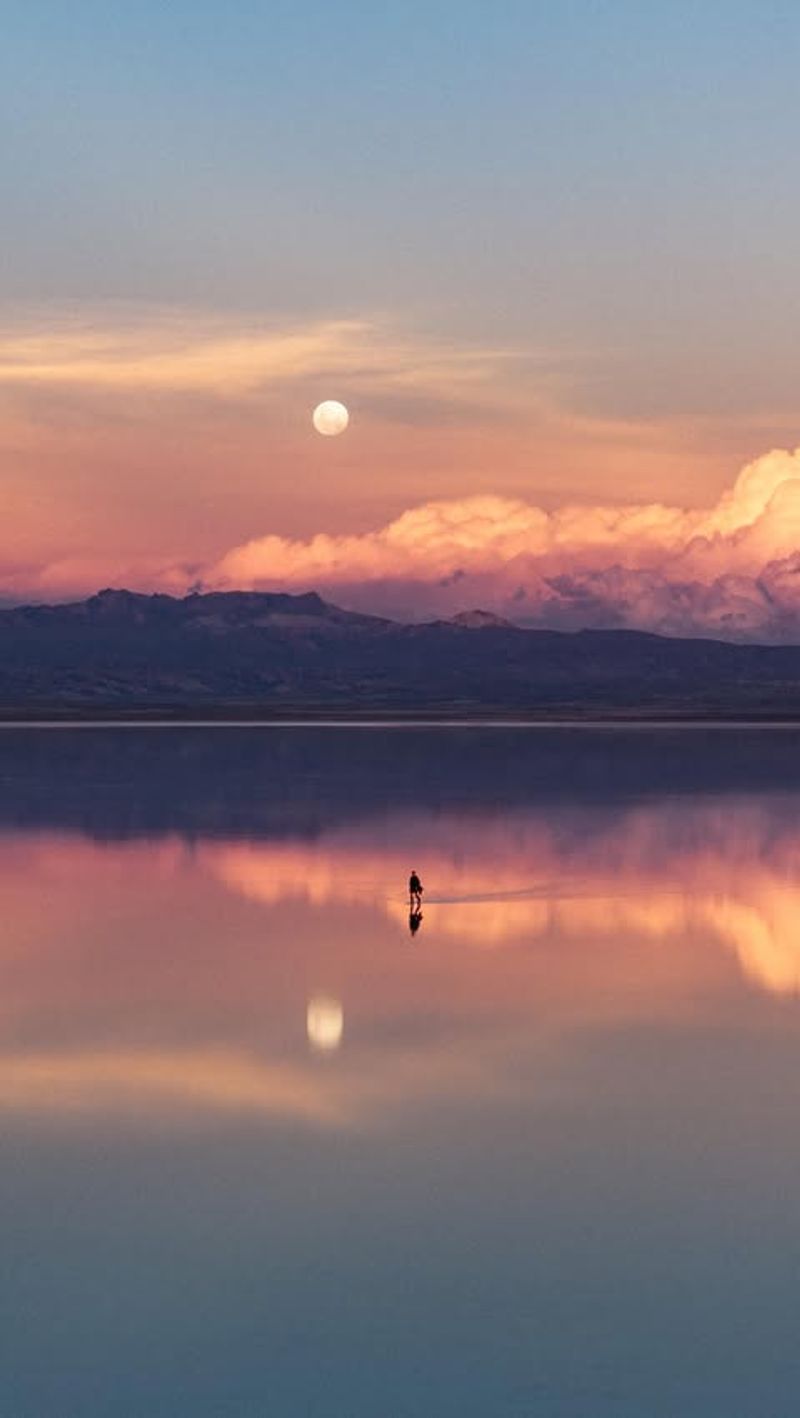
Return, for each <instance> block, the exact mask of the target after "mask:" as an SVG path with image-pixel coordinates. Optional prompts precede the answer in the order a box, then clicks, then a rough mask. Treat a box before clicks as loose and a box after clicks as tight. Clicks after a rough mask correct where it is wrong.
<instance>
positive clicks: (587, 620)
mask: <svg viewBox="0 0 800 1418" xmlns="http://www.w3.org/2000/svg"><path fill="white" fill-rule="evenodd" d="M2 13H3V20H4V25H3V34H4V38H3V44H2V46H0V124H2V132H3V141H2V143H1V144H0V185H1V186H2V192H3V220H2V224H1V226H0V479H1V480H2V490H3V502H2V505H3V511H4V516H3V537H2V542H0V595H3V596H6V597H8V598H11V599H17V600H19V599H33V600H41V599H53V600H56V599H65V598H68V597H72V596H76V595H83V594H86V593H88V592H91V591H93V590H96V589H98V588H99V587H100V586H104V585H108V584H113V585H123V584H126V585H129V586H132V587H134V588H138V589H143V590H148V589H149V590H168V591H172V592H174V593H180V592H183V591H185V590H186V589H188V588H189V587H190V586H208V587H216V588H227V587H231V586H234V585H235V586H242V587H264V588H268V589H271V588H274V587H280V588H282V589H283V588H285V589H289V590H295V589H296V590H308V589H317V590H320V591H321V592H323V593H324V594H327V595H330V596H331V597H332V598H333V599H338V600H339V601H340V602H341V603H342V604H349V605H353V606H356V607H358V608H360V609H364V608H368V607H373V608H379V609H381V610H382V611H383V612H384V613H387V614H397V615H403V616H410V617H414V618H419V617H422V618H424V617H426V616H429V615H437V614H444V613H454V612H456V611H458V610H461V609H465V608H468V607H470V606H472V605H478V604H480V605H487V606H488V607H489V608H491V609H494V610H496V611H498V612H499V613H502V614H507V615H509V616H510V617H512V618H514V619H517V620H519V621H521V622H522V623H530V624H538V623H547V624H557V625H563V626H564V627H565V628H574V627H575V626H577V625H582V624H609V625H616V624H625V625H641V626H644V627H646V628H651V629H657V630H661V631H665V632H667V633H689V634H701V633H712V632H713V633H719V634H723V635H726V636H731V637H733V638H769V639H793V638H794V639H796V638H800V621H799V620H798V618H797V617H798V611H797V608H796V605H795V601H796V600H797V602H798V603H799V604H800V591H798V592H797V593H795V591H794V579H795V578H796V575H797V570H798V569H800V563H799V566H798V568H795V565H794V562H793V557H794V556H795V555H796V553H795V550H794V548H795V542H794V539H793V537H794V526H795V524H799V525H800V458H798V459H795V458H793V457H792V453H793V450H794V449H795V448H796V447H797V445H798V444H800V432H799V431H798V426H799V425H800V418H799V417H798V415H799V414H800V399H799V398H798V394H797V389H796V369H797V367H798V356H799V355H800V321H799V320H798V315H799V314H800V277H799V276H798V268H797V257H796V244H797V243H796V233H797V231H798V229H800V187H798V184H797V183H796V182H795V181H794V180H793V174H794V168H795V163H796V155H795V150H796V137H797V132H798V130H799V129H800V91H798V86H797V82H796V72H797V62H798V57H799V56H800V10H798V8H797V6H796V5H795V4H794V3H787V2H786V0H759V3H753V2H752V0H697V3H694V4H689V3H684V0H670V3H668V4H667V3H666V0H664V3H654V4H651V5H642V4H639V3H628V2H627V0H560V3H558V4H554V3H546V4H545V3H537V0H497V3H495V4H489V3H488V0H457V2H456V0H426V3H424V4H423V3H421V0H407V3H406V4H405V5H403V6H399V5H395V6H386V5H383V6H377V5H374V4H366V3H352V0H349V2H348V3H333V0H328V2H327V3H326V4H322V3H321V0H315V3H310V0H307V3H303V0H292V3H289V0H273V3H266V0H227V3H225V4H222V3H221V0H193V3H191V4H189V3H188V0H172V3H170V4H169V5H166V6H165V5H163V4H156V3H154V0H139V3H137V4H136V5H129V4H122V3H118V0H72V3H71V4H70V5H69V6H65V5H63V3H61V0H58V3H57V2H56V0H24V3H23V0H5V3H4V4H3V7H2ZM323 398H337V399H341V400H343V401H344V402H345V403H346V404H347V405H348V407H349V408H350V411H351V424H350V427H349V429H348V431H347V433H346V434H344V435H342V436H341V437H340V438H337V439H326V438H321V437H320V436H319V435H317V434H316V433H315V432H314V430H313V428H312V425H311V418H310V415H311V411H312V409H313V407H314V405H315V404H316V403H317V402H318V401H319V400H320V399H323ZM743 469H744V470H746V471H744V472H743ZM509 526H510V527H511V528H512V533H511V535H510V536H509V533H508V528H509ZM398 529H399V530H398Z"/></svg>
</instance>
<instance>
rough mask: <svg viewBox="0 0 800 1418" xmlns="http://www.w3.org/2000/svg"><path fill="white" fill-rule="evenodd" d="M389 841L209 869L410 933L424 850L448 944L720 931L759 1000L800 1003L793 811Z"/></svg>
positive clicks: (514, 826)
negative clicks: (408, 890)
mask: <svg viewBox="0 0 800 1418" xmlns="http://www.w3.org/2000/svg"><path fill="white" fill-rule="evenodd" d="M781 809H783V815H782V812H781ZM392 829H393V830H392V831H390V832H386V834H385V839H386V842H387V843H388V845H384V844H383V842H382V844H381V846H380V847H379V848H376V847H375V846H374V843H373V842H372V841H371V840H370V839H369V838H367V837H366V836H364V837H363V838H362V837H361V835H360V834H359V833H358V832H352V831H351V832H348V833H342V834H340V835H337V834H335V833H331V834H329V835H328V836H326V837H325V838H324V839H323V840H322V841H321V842H318V843H315V844H313V845H307V844H303V843H296V842H290V843H280V844H274V845H273V844H246V845H241V846H240V845H231V844H225V845H224V846H207V847H205V848H203V849H202V850H203V860H204V861H205V863H206V864H207V865H208V866H209V867H210V868H211V870H212V871H213V872H214V874H215V875H217V876H218V877H220V878H221V879H222V880H223V881H224V882H225V883H226V884H227V885H228V886H230V887H232V888H233V889H234V890H236V891H238V892H241V893H242V894H244V895H245V896H247V897H248V898H249V899H251V900H255V901H262V902H264V904H269V905H274V904H277V903H278V902H279V901H281V900H284V899H288V898H299V899H303V900H306V901H308V902H310V903H311V904H313V905H315V906H331V905H337V904H338V905H342V906H347V905H350V904H353V903H355V902H357V901H360V902H361V903H362V904H363V905H365V906H366V905H369V906H372V907H373V908H376V909H379V910H380V911H382V912H384V913H386V914H387V915H389V916H390V917H391V918H392V919H393V920H396V921H397V923H398V925H400V924H405V923H406V920H407V905H406V902H405V899H404V894H403V885H404V882H405V877H406V874H407V870H406V864H407V860H408V853H409V849H410V844H411V843H413V844H414V848H415V850H416V853H417V855H418V856H419V855H421V854H422V855H423V856H424V876H425V879H426V881H427V882H428V884H429V895H428V905H429V907H430V926H431V929H432V930H435V931H436V933H438V934H439V935H440V936H446V937H449V938H451V939H453V940H458V941H461V942H463V943H464V944H465V945H468V946H472V947H489V948H496V947H499V946H503V945H505V944H511V943H514V942H524V941H526V940H531V939H536V938H541V937H545V936H548V935H556V936H558V935H560V936H568V937H579V936H585V937H590V938H597V939H609V938H612V937H614V936H619V935H620V934H626V935H630V936H635V937H649V938H669V937H670V936H671V935H678V934H685V933H687V932H690V931H702V932H705V933H706V934H707V933H708V932H709V931H711V932H713V934H714V935H715V936H716V937H717V938H718V939H719V940H720V941H721V942H723V943H724V944H725V945H726V946H727V947H729V948H730V949H731V950H733V952H734V953H735V955H736V958H737V960H738V961H739V963H740V965H741V968H742V969H743V970H744V972H745V973H746V974H747V976H748V977H749V978H750V979H751V980H753V981H755V982H756V983H757V984H759V985H760V986H762V987H763V988H765V989H768V990H770V991H778V992H794V991H796V990H798V988H800V932H798V930H797V928H796V922H797V921H798V920H800V831H797V830H796V829H795V827H794V825H793V823H792V820H791V815H790V812H789V811H788V810H787V805H786V804H780V803H778V804H776V810H775V811H772V810H770V808H764V807H761V806H753V805H752V804H751V803H749V802H747V801H743V800H736V799H733V800H732V801H731V802H729V803H727V804H724V805H718V804H716V803H708V802H705V803H700V804H698V803H693V802H690V801H685V802H673V803H664V802H659V803H656V804H654V805H652V806H650V805H647V806H644V807H637V808H635V809H628V810H623V809H619V810H612V809H608V808H604V809H600V810H597V811H595V812H594V813H592V812H591V810H584V811H583V812H582V813H581V814H580V815H577V814H572V815H570V814H568V813H563V814H560V815H558V814H557V821H556V823H555V824H551V823H550V822H549V821H548V822H545V821H544V820H543V819H542V818H541V817H539V816H534V815H533V814H532V813H518V814H511V815H506V816H504V817H503V818H500V817H498V818H488V819H485V818H483V817H481V818H471V819H466V820H465V819H464V818H463V817H460V816H455V815H453V816H440V817H438V818H437V819H435V821H431V819H429V818H425V817H422V816H420V817H419V818H417V817H415V816H413V815H407V816H406V817H398V821H397V825H396V828H395V826H394V823H392ZM445 844H446V845H445Z"/></svg>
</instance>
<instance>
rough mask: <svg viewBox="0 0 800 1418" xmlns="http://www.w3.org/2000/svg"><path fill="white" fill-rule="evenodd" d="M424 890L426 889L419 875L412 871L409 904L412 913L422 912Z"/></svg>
mask: <svg viewBox="0 0 800 1418" xmlns="http://www.w3.org/2000/svg"><path fill="white" fill-rule="evenodd" d="M424 890H425V888H424V886H423V885H422V882H421V881H420V879H419V877H418V876H417V873H416V872H415V871H412V873H411V875H410V877H409V878H408V904H409V906H410V907H411V910H412V911H414V910H417V911H421V910H422V893H423V891H424Z"/></svg>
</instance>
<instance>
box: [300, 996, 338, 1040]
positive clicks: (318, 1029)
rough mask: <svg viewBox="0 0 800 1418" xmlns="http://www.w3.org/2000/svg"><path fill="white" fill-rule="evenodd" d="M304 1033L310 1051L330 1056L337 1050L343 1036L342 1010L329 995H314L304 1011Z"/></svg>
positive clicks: (336, 1001) (336, 1000)
mask: <svg viewBox="0 0 800 1418" xmlns="http://www.w3.org/2000/svg"><path fill="white" fill-rule="evenodd" d="M306 1033H307V1034H308V1042H309V1044H310V1045H311V1047H312V1049H316V1050H318V1051H319V1052H320V1053H324V1054H330V1053H333V1052H334V1050H336V1049H338V1048H339V1045H340V1044H341V1042H342V1035H343V1034H344V1010H343V1009H342V1005H341V1002H340V1001H339V1000H338V999H333V998H332V997H331V996H330V995H314V997H313V999H310V1000H309V1002H308V1009H307V1010H306Z"/></svg>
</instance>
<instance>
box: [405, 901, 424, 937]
mask: <svg viewBox="0 0 800 1418" xmlns="http://www.w3.org/2000/svg"><path fill="white" fill-rule="evenodd" d="M421 925H422V912H421V911H420V909H419V906H412V908H411V910H410V911H409V913H408V929H409V930H410V932H411V934H412V935H416V934H417V931H418V930H419V928H420V926H421Z"/></svg>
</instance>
